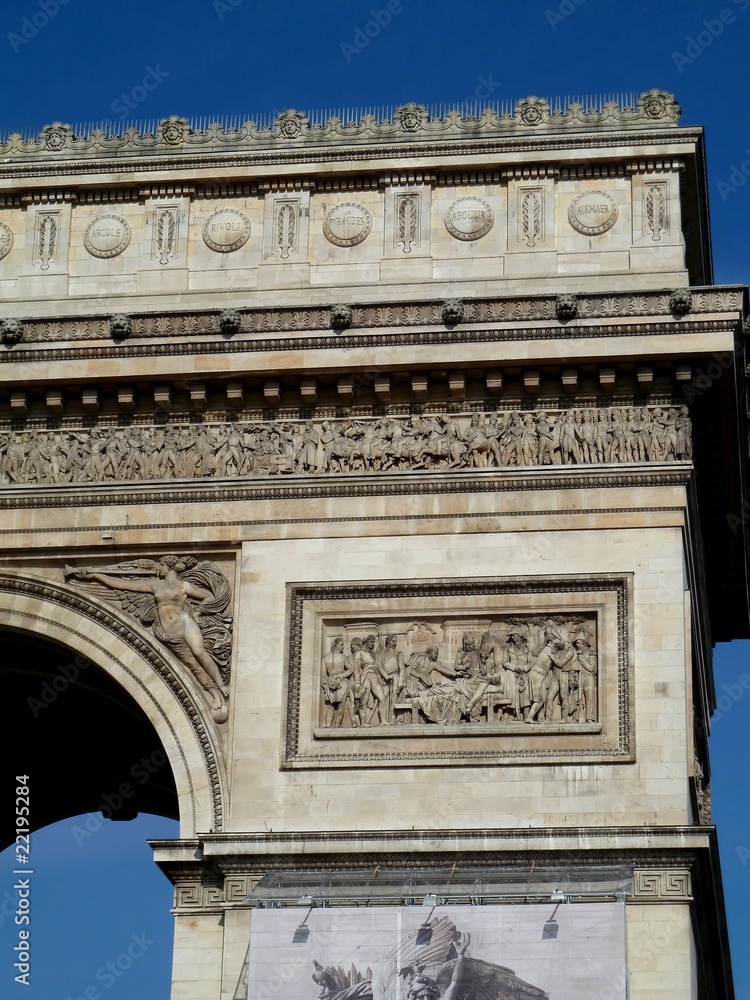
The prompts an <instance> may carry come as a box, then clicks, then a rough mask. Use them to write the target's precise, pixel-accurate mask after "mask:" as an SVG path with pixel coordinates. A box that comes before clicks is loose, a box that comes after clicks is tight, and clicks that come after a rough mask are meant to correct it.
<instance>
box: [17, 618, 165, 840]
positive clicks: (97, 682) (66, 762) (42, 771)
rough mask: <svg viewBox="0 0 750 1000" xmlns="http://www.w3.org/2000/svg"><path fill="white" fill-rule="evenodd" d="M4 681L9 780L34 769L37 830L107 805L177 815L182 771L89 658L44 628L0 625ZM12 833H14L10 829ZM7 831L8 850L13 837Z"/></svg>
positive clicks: (120, 810) (110, 811) (123, 814)
mask: <svg viewBox="0 0 750 1000" xmlns="http://www.w3.org/2000/svg"><path fill="white" fill-rule="evenodd" d="M0 648H2V650H3V656H2V662H1V663H0V689H2V691H3V705H4V708H5V709H6V711H7V712H8V717H9V718H11V719H12V720H13V725H12V728H13V729H14V730H15V732H16V734H17V737H16V739H15V741H14V752H13V753H11V754H7V755H5V757H4V760H3V764H2V772H3V773H2V781H3V784H2V787H4V788H10V787H14V785H15V779H16V776H17V775H28V776H29V786H30V798H31V803H30V810H29V812H30V815H29V820H30V829H31V830H32V831H33V830H38V829H40V828H41V827H45V826H47V825H49V824H51V823H55V822H57V821H58V820H62V819H66V818H68V817H73V816H79V815H80V814H85V813H99V814H101V815H102V816H103V817H105V818H107V819H111V820H115V821H119V820H130V819H133V818H134V817H135V816H136V815H138V814H139V813H144V812H145V813H152V814H154V815H157V816H163V817H166V818H168V819H177V818H178V798H177V789H176V786H175V781H174V776H173V774H172V769H171V767H170V764H169V761H168V759H167V754H166V753H165V752H164V749H163V747H162V745H161V742H160V740H159V737H158V735H157V733H156V731H155V729H154V727H153V726H152V725H151V723H150V721H149V720H148V718H147V717H146V715H145V714H144V713H143V711H142V710H141V709H140V707H139V706H138V705H137V704H136V703H135V701H134V700H133V699H132V698H131V697H130V696H129V695H128V693H127V692H126V691H124V690H123V688H122V687H121V686H120V685H119V684H117V683H116V682H115V681H114V680H113V679H112V678H111V677H109V676H108V675H107V674H106V673H105V671H104V670H102V669H100V668H99V667H97V666H96V665H95V664H93V663H92V662H91V661H90V660H88V659H86V658H85V657H84V656H81V655H76V653H75V652H73V651H72V650H70V649H69V648H66V647H63V646H61V645H59V644H57V643H55V642H53V641H51V640H48V639H46V638H40V637H39V636H38V635H34V634H30V633H25V632H20V631H19V632H17V631H13V630H9V629H3V630H0ZM12 832H13V831H10V834H11V835H12ZM8 837H9V834H8V830H7V828H6V834H5V838H4V839H2V838H0V848H2V847H5V846H6V845H7V843H8V842H9V839H8Z"/></svg>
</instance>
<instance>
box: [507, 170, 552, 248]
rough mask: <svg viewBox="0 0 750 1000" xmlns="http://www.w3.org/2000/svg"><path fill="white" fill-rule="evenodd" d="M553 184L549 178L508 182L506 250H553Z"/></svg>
mask: <svg viewBox="0 0 750 1000" xmlns="http://www.w3.org/2000/svg"><path fill="white" fill-rule="evenodd" d="M554 248H555V188H554V181H553V180H552V179H551V178H539V179H537V180H536V181H509V182H508V252H509V253H526V254H527V253H529V251H539V250H554Z"/></svg>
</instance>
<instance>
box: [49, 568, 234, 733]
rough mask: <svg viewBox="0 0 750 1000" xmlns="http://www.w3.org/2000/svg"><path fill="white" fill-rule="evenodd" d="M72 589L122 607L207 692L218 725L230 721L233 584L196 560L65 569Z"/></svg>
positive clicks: (222, 575)
mask: <svg viewBox="0 0 750 1000" xmlns="http://www.w3.org/2000/svg"><path fill="white" fill-rule="evenodd" d="M65 579H66V582H67V583H69V584H70V585H71V586H73V587H75V588H77V589H79V590H83V591H86V592H87V593H89V594H93V595H94V596H96V597H99V598H100V599H101V600H104V601H107V602H108V603H110V604H114V605H116V606H118V607H119V608H120V609H121V610H122V611H125V612H126V613H127V614H129V615H131V616H132V617H133V618H135V619H136V620H137V621H138V622H139V623H140V624H141V625H142V626H143V627H144V628H145V629H147V630H148V631H150V632H151V633H152V634H153V635H154V637H155V638H156V639H158V640H159V642H161V643H163V644H164V645H165V646H166V647H167V648H168V649H169V650H170V651H171V652H172V653H173V654H174V655H175V656H176V657H177V659H178V660H179V661H180V662H181V663H182V664H183V666H185V667H187V669H188V670H189V671H190V673H191V674H192V675H193V677H194V678H195V680H196V681H197V682H198V684H199V685H200V686H201V688H203V690H204V691H205V693H206V696H207V698H208V699H209V701H210V705H211V714H212V715H213V717H214V719H215V720H216V721H217V722H226V720H227V717H228V714H229V712H228V706H227V699H228V697H229V674H230V657H231V652H232V611H231V598H232V595H231V589H230V586H229V581H228V580H227V578H226V577H225V576H224V574H223V573H222V571H221V570H220V569H219V567H218V566H217V565H216V564H215V563H213V562H208V561H205V562H198V561H197V560H196V559H194V558H193V557H192V556H163V557H162V558H161V559H159V560H158V561H157V560H153V559H135V560H131V561H130V562H122V563H117V564H116V565H114V566H105V567H90V568H84V567H74V566H66V567H65Z"/></svg>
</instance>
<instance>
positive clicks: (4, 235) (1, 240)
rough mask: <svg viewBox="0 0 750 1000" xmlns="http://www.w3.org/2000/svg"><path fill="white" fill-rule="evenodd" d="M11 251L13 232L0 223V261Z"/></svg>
mask: <svg viewBox="0 0 750 1000" xmlns="http://www.w3.org/2000/svg"><path fill="white" fill-rule="evenodd" d="M12 249H13V230H12V229H11V228H10V226H6V224H5V223H4V222H0V260H2V259H3V257H7V256H8V254H9V253H10V252H11V250H12Z"/></svg>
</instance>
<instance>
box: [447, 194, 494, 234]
mask: <svg viewBox="0 0 750 1000" xmlns="http://www.w3.org/2000/svg"><path fill="white" fill-rule="evenodd" d="M494 223H495V213H494V212H493V211H492V209H491V208H490V206H489V205H488V204H487V202H486V201H482V200H481V199H480V198H459V200H458V201H456V202H454V203H453V204H452V205H451V207H450V208H449V209H448V211H447V212H446V213H445V228H446V229H447V230H448V232H449V233H450V234H451V236H453V237H454V238H455V239H457V240H464V241H470V240H480V239H481V238H482V237H483V236H486V235H487V233H488V232H489V231H490V229H492V227H493V225H494Z"/></svg>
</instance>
